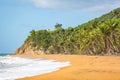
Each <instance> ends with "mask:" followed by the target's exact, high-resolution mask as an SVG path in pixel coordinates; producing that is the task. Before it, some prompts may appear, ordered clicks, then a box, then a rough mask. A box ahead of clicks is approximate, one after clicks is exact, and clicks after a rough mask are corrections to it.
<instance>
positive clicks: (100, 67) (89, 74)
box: [16, 54, 120, 80]
mask: <svg viewBox="0 0 120 80" xmlns="http://www.w3.org/2000/svg"><path fill="white" fill-rule="evenodd" d="M16 56H22V57H32V58H45V59H55V60H57V61H70V63H71V65H70V66H68V67H64V68H62V69H60V70H58V71H55V72H52V73H47V74H43V75H36V76H31V77H26V78H21V79H18V80H120V57H119V56H86V55H35V54H24V55H16ZM51 66H52V65H51Z"/></svg>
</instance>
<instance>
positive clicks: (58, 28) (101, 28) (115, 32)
mask: <svg viewBox="0 0 120 80" xmlns="http://www.w3.org/2000/svg"><path fill="white" fill-rule="evenodd" d="M26 42H29V44H30V45H31V46H32V47H34V48H36V49H38V50H42V51H44V52H45V53H46V54H60V53H62V54H88V55H119V54H120V8H117V9H115V10H113V11H111V12H110V13H108V14H105V15H103V16H101V17H100V18H95V19H93V20H91V21H89V22H87V23H85V24H82V25H78V26H76V27H75V28H72V27H68V28H67V29H63V28H62V24H56V25H55V30H38V31H35V30H32V31H31V32H30V36H29V37H28V38H27V40H26Z"/></svg>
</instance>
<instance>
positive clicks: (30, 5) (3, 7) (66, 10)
mask: <svg viewBox="0 0 120 80" xmlns="http://www.w3.org/2000/svg"><path fill="white" fill-rule="evenodd" d="M118 7H120V0H0V53H14V52H15V50H16V49H17V48H19V47H20V46H21V45H22V44H23V43H24V41H25V39H26V38H27V36H28V35H29V32H30V31H31V30H33V29H34V30H39V29H51V30H53V29H54V25H55V24H56V23H61V24H62V25H63V28H67V27H75V26H77V25H80V24H82V23H85V22H87V21H89V20H91V19H94V18H96V17H100V16H101V15H103V14H105V13H108V12H109V11H111V10H113V9H115V8H118Z"/></svg>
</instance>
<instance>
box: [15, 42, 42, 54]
mask: <svg viewBox="0 0 120 80" xmlns="http://www.w3.org/2000/svg"><path fill="white" fill-rule="evenodd" d="M14 54H44V52H43V51H42V50H38V49H37V48H35V47H32V46H31V44H30V42H29V41H26V42H25V43H24V44H23V45H22V46H21V47H20V48H18V49H17V50H16V51H15V53H14Z"/></svg>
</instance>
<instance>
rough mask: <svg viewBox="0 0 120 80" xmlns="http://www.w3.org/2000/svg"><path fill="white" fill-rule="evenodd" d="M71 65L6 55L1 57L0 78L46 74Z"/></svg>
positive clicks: (9, 78)
mask: <svg viewBox="0 0 120 80" xmlns="http://www.w3.org/2000/svg"><path fill="white" fill-rule="evenodd" d="M69 65H70V62H57V61H55V60H48V59H33V58H22V57H11V56H4V57H0V80H15V79H17V78H23V77H28V76H34V75H38V74H45V73H49V72H53V71H56V70H59V69H60V68H61V67H65V66H69Z"/></svg>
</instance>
